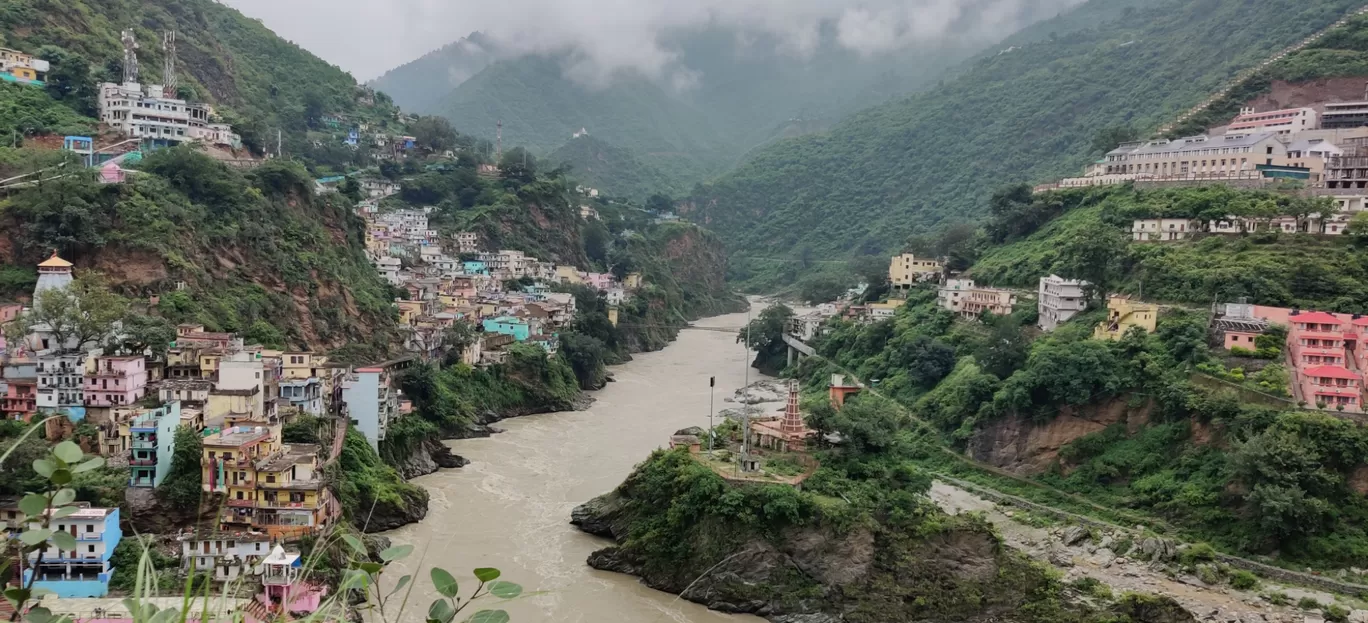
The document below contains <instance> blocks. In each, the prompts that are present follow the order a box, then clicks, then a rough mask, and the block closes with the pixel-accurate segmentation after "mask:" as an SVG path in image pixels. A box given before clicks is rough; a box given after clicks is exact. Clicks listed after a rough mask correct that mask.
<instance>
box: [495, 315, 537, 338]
mask: <svg viewBox="0 0 1368 623" xmlns="http://www.w3.org/2000/svg"><path fill="white" fill-rule="evenodd" d="M484 332H485V333H498V334H501V335H511V336H513V339H515V340H517V341H519V342H525V341H527V338H529V337H531V336H532V329H531V328H530V327H528V326H527V321H526V320H523V319H522V318H514V317H513V316H499V317H498V318H486V319H485V321H484Z"/></svg>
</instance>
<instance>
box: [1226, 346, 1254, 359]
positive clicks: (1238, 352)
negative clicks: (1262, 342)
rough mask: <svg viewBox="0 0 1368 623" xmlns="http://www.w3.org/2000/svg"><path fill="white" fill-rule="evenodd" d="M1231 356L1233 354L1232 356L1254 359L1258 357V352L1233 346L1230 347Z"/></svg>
mask: <svg viewBox="0 0 1368 623" xmlns="http://www.w3.org/2000/svg"><path fill="white" fill-rule="evenodd" d="M1230 354H1232V355H1234V356H1236V357H1254V356H1256V352H1255V351H1252V350H1249V349H1248V348H1240V347H1239V346H1231V347H1230Z"/></svg>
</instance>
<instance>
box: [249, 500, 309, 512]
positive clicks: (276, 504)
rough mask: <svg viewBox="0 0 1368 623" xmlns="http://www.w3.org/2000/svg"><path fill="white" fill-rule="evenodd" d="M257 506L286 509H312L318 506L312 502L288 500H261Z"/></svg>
mask: <svg viewBox="0 0 1368 623" xmlns="http://www.w3.org/2000/svg"><path fill="white" fill-rule="evenodd" d="M259 507H260V508H275V509H286V510H314V509H316V508H318V504H316V503H313V502H291V501H289V500H274V501H272V500H262V501H261V503H260V504H259Z"/></svg>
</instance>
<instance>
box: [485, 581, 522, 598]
mask: <svg viewBox="0 0 1368 623" xmlns="http://www.w3.org/2000/svg"><path fill="white" fill-rule="evenodd" d="M522 591H523V588H522V586H521V585H519V584H514V583H512V582H505V581H503V580H498V581H496V582H490V583H489V593H490V594H491V595H494V596H495V597H498V598H499V599H513V598H514V597H517V596H518V595H521V594H522Z"/></svg>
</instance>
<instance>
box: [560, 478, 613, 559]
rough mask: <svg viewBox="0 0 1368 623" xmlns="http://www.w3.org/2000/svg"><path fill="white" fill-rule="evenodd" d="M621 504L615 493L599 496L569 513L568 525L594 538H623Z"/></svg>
mask: <svg viewBox="0 0 1368 623" xmlns="http://www.w3.org/2000/svg"><path fill="white" fill-rule="evenodd" d="M622 504H623V500H622V498H621V497H620V496H619V495H617V493H616V492H612V493H606V494H604V495H600V496H598V497H596V498H594V499H592V500H589V501H588V502H585V503H583V504H580V505H579V506H576V507H575V509H574V510H572V511H570V524H571V525H573V526H575V527H576V528H579V529H580V530H583V531H585V532H588V533H589V534H592V535H594V536H601V537H605V538H609V539H613V538H617V536H618V535H623V536H625V535H626V531H625V530H626V526H625V525H622V522H623V518H622ZM590 564H591V565H592V564H593V563H590Z"/></svg>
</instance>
